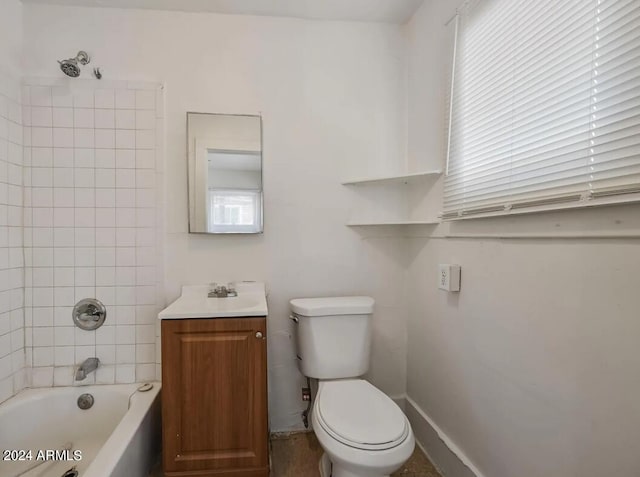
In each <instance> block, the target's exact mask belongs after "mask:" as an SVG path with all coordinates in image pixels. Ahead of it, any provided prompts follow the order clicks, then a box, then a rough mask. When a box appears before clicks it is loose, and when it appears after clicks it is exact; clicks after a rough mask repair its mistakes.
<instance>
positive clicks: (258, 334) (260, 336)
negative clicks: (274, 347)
mask: <svg viewBox="0 0 640 477" xmlns="http://www.w3.org/2000/svg"><path fill="white" fill-rule="evenodd" d="M256 338H258V339H261V338H262V332H260V331H258V332H257V333H256Z"/></svg>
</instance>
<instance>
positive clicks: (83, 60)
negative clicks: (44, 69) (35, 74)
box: [58, 51, 91, 78]
mask: <svg viewBox="0 0 640 477" xmlns="http://www.w3.org/2000/svg"><path fill="white" fill-rule="evenodd" d="M90 61H91V59H90V58H89V55H88V54H87V53H86V52H84V51H79V52H78V54H77V55H76V57H75V58H69V59H68V60H62V61H58V63H60V69H61V70H62V72H63V73H64V74H65V75H67V76H70V77H71V78H77V77H78V76H80V66H78V63H80V64H81V65H83V66H84V65H86V64H88V63H89V62H90Z"/></svg>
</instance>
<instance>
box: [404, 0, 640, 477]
mask: <svg viewBox="0 0 640 477" xmlns="http://www.w3.org/2000/svg"><path fill="white" fill-rule="evenodd" d="M455 3H457V2H447V1H446V0H433V1H431V2H426V3H425V5H424V6H423V8H422V9H421V10H420V11H419V12H418V13H417V14H416V16H415V17H414V18H413V20H412V21H411V23H410V24H409V26H408V33H409V42H410V51H409V56H410V65H409V72H410V73H409V104H410V105H411V110H410V112H409V120H410V122H409V138H410V139H409V151H411V153H410V159H411V161H412V164H414V165H416V164H422V165H425V164H427V165H430V166H434V167H436V166H437V167H442V166H443V165H444V138H445V136H444V134H441V133H440V132H441V131H443V129H444V117H445V113H444V111H445V98H446V94H447V88H448V85H447V81H446V78H447V75H448V69H449V65H450V54H449V52H450V47H449V46H448V42H449V41H450V39H451V30H450V28H446V27H445V26H444V23H445V22H446V21H447V20H448V19H449V18H450V17H451V15H452V14H453V13H454V8H455ZM429 199H430V200H431V201H432V202H433V203H434V204H438V206H439V204H440V201H441V198H440V196H439V192H435V193H434V194H430V196H429ZM637 217H638V207H637V206H630V207H615V208H606V209H600V210H595V211H580V212H577V211H575V212H563V213H554V214H543V215H535V216H531V217H524V216H522V217H515V218H508V219H493V220H489V221H483V220H479V221H468V222H465V223H460V224H453V225H451V226H441V227H440V228H439V230H437V231H436V232H435V237H434V238H431V239H426V238H420V237H414V238H412V239H411V241H410V254H411V265H410V267H409V277H408V283H409V287H408V290H407V292H408V295H409V296H410V297H411V304H410V310H409V320H408V336H409V343H408V375H407V378H408V384H407V393H408V396H409V398H411V399H412V400H413V401H414V402H415V403H416V405H417V406H418V407H419V408H420V410H421V411H422V412H423V413H424V414H426V416H428V417H429V418H430V420H431V422H432V424H434V425H435V426H437V427H438V428H439V430H440V431H441V432H442V433H443V434H442V436H443V437H445V439H448V443H449V445H450V446H451V448H453V449H454V450H456V451H458V452H459V453H460V455H461V456H462V457H463V459H464V458H466V459H467V462H468V463H470V464H471V465H472V466H475V468H476V470H477V471H478V474H483V475H486V476H487V477H489V476H490V477H513V476H526V477H535V476H543V475H553V476H562V477H578V476H597V475H604V474H607V475H624V476H631V475H639V474H640V464H639V461H638V459H637V453H636V452H635V450H634V449H635V447H634V446H635V444H634V443H637V442H638V441H639V440H640V421H639V420H638V416H640V400H639V399H638V396H639V395H640V381H639V380H638V369H640V368H639V366H640V353H638V346H637V341H638V339H637V338H638V336H640V322H639V321H638V309H639V308H640V296H639V295H638V293H637V283H638V280H637V278H636V277H637V273H638V270H639V267H640V240H638V239H637V238H626V239H623V238H619V239H616V238H597V236H599V235H600V236H603V237H604V236H606V235H630V236H632V237H633V236H635V237H638V236H640V222H639V221H638V218H637ZM447 234H449V235H465V236H467V237H466V238H446V235H447ZM501 236H502V237H508V236H513V237H516V238H513V239H504V238H500V237H501ZM535 236H546V237H547V238H539V239H535V238H532V237H535ZM581 236H582V237H587V236H592V237H593V238H579V237H581ZM553 237H557V238H553ZM561 237H563V238H561ZM572 237H573V238H572ZM438 263H458V264H460V265H462V291H461V292H460V293H459V294H451V295H449V294H446V293H445V292H441V291H439V290H437V288H436V276H437V264H438ZM435 447H436V446H435V445H434V447H433V448H431V449H430V448H428V449H427V450H428V451H432V452H433V454H437V455H440V454H439V450H438V449H436V448H435ZM436 464H439V465H441V466H442V467H449V462H445V461H441V462H436ZM448 475H449V476H460V475H467V474H466V473H463V472H461V471H459V470H458V471H457V472H450V473H449V474H448Z"/></svg>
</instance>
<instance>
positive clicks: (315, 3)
mask: <svg viewBox="0 0 640 477" xmlns="http://www.w3.org/2000/svg"><path fill="white" fill-rule="evenodd" d="M423 1H424V0H22V2H23V3H41V4H50V5H80V6H88V7H114V8H144V9H153V10H179V11H187V12H214V13H228V14H236V15H266V16H277V17H295V18H306V19H312V20H344V21H363V22H382V23H396V24H402V23H405V22H406V21H408V20H409V19H410V18H411V16H412V15H413V14H414V13H415V12H416V10H417V9H418V8H419V7H420V5H422V3H423Z"/></svg>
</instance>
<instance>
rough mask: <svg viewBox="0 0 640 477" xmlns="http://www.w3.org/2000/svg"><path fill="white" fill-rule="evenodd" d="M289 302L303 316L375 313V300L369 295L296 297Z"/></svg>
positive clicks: (295, 311) (293, 309)
mask: <svg viewBox="0 0 640 477" xmlns="http://www.w3.org/2000/svg"><path fill="white" fill-rule="evenodd" d="M289 304H290V305H291V310H292V311H293V312H294V313H296V314H298V315H302V316H335V315H368V314H371V313H373V304H374V300H373V298H371V297H368V296H340V297H326V298H295V299H293V300H291V301H290V302H289Z"/></svg>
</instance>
